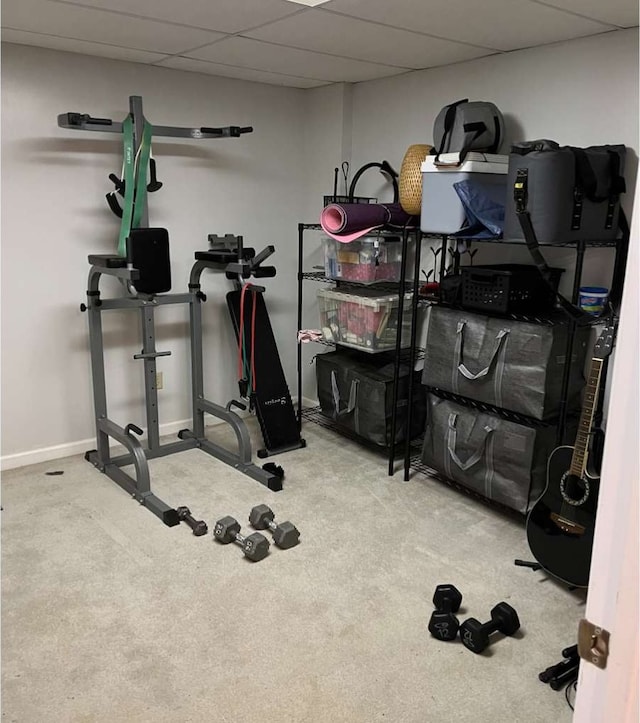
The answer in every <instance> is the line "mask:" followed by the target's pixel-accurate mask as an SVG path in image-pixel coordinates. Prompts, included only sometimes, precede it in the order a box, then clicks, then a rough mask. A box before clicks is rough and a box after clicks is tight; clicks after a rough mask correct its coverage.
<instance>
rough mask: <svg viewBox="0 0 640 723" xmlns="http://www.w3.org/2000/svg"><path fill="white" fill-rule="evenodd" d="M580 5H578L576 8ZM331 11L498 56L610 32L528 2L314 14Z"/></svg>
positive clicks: (362, 3)
mask: <svg viewBox="0 0 640 723" xmlns="http://www.w3.org/2000/svg"><path fill="white" fill-rule="evenodd" d="M559 1H560V2H565V1H566V2H571V1H572V0H559ZM581 1H582V0H574V2H576V3H580V2H581ZM599 1H601V0H587V2H594V3H595V2H599ZM332 11H336V12H339V13H344V14H346V15H348V16H353V17H358V18H363V19H366V20H372V21H376V22H379V23H385V24H388V25H393V26H395V27H401V28H406V29H410V30H415V31H416V32H422V33H427V34H431V35H436V36H438V37H441V38H449V39H451V40H460V41H463V42H466V43H472V44H474V45H479V46H483V47H488V48H495V49H497V50H515V49H516V48H525V47H529V46H532V45H542V44H546V43H552V42H555V41H559V40H568V39H569V38H577V37H581V36H585V35H592V34H595V33H601V32H604V31H606V30H609V29H611V28H610V27H608V26H606V25H601V24H600V23H597V22H594V21H592V20H587V19H586V18H581V17H577V16H576V15H570V14H568V13H564V12H561V11H559V10H556V9H554V8H551V7H548V6H546V5H540V4H538V3H535V2H529V0H482V2H478V0H456V2H452V0H429V1H428V2H422V3H420V2H412V0H394V1H393V2H388V0H332V1H331V2H330V3H329V4H328V5H326V6H324V9H323V10H318V11H316V12H320V13H323V14H328V13H330V12H332ZM336 17H340V16H339V15H336ZM276 27H277V26H276ZM423 42H424V41H423ZM429 42H431V41H429Z"/></svg>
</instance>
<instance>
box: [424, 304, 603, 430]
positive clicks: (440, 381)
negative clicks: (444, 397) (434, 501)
mask: <svg viewBox="0 0 640 723" xmlns="http://www.w3.org/2000/svg"><path fill="white" fill-rule="evenodd" d="M568 333H569V328H568V326H567V325H566V324H556V325H553V326H551V325H545V324H534V323H528V322H523V321H513V320H511V319H501V318H496V317H489V316H485V315H483V314H474V313H473V312H470V311H459V310H456V309H447V308H445V307H439V306H433V307H432V308H431V310H430V313H429V322H428V330H427V344H426V351H425V361H424V371H423V374H422V383H423V384H426V385H427V386H429V387H435V388H437V389H442V390H443V391H446V392H452V393H454V394H459V395H461V396H463V397H468V398H469V399H474V400H476V401H479V402H485V403H486V404H491V405H492V406H495V407H501V408H503V409H507V410H509V411H511V412H516V413H519V414H524V415H527V416H529V417H533V418H534V419H540V420H546V419H552V418H553V417H555V416H557V415H558V414H559V412H560V402H561V391H562V379H563V373H564V362H565V354H566V348H567V334H568ZM588 337H589V330H588V329H587V328H582V329H578V330H577V331H576V337H575V338H574V344H573V358H572V361H571V370H570V377H569V388H568V393H567V410H568V411H571V410H575V409H579V408H580V404H581V398H580V395H581V391H582V389H583V387H584V381H585V380H584V375H583V369H584V362H585V355H586V349H587V341H588Z"/></svg>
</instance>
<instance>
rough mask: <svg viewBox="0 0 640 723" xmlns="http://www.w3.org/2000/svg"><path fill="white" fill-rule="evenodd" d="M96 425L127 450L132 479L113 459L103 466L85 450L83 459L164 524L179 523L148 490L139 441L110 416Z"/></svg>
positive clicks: (169, 510)
mask: <svg viewBox="0 0 640 723" xmlns="http://www.w3.org/2000/svg"><path fill="white" fill-rule="evenodd" d="M98 425H99V429H100V432H101V433H103V434H104V435H106V436H108V437H113V438H114V439H115V440H116V441H118V442H120V444H122V445H123V446H124V447H126V449H127V450H128V451H129V455H130V456H131V458H132V461H133V464H134V466H135V469H136V478H135V479H134V478H133V477H131V476H130V475H128V474H127V473H126V472H124V471H123V470H121V469H120V467H118V465H116V464H114V463H113V462H109V463H108V464H106V465H104V464H102V462H101V460H100V459H99V456H98V453H97V452H95V451H92V452H88V453H87V455H86V459H87V460H88V461H89V462H91V464H93V465H95V466H96V467H98V469H100V471H101V472H104V474H106V475H107V476H108V477H109V478H110V479H112V480H113V481H114V482H115V483H116V484H118V485H119V486H120V487H122V489H123V490H125V491H126V492H128V493H129V494H130V495H131V496H132V497H133V498H135V499H136V500H138V502H140V504H142V505H144V506H145V507H147V508H148V509H149V510H151V512H153V514H154V515H156V516H157V517H159V518H160V519H161V520H162V521H163V522H164V524H165V525H167V526H168V527H174V526H175V525H178V524H180V518H179V517H178V513H177V512H176V510H175V509H173V508H172V507H170V506H169V505H167V504H166V503H165V502H163V501H162V500H161V499H160V498H159V497H156V495H154V494H153V492H152V491H151V482H150V479H149V464H148V462H147V458H146V456H145V452H144V449H143V448H142V445H141V444H140V442H139V441H138V440H137V439H136V438H135V437H133V436H132V434H131V433H130V432H127V431H125V430H124V429H123V428H122V427H120V426H118V425H117V424H115V423H114V422H112V421H111V420H110V419H100V420H99V421H98Z"/></svg>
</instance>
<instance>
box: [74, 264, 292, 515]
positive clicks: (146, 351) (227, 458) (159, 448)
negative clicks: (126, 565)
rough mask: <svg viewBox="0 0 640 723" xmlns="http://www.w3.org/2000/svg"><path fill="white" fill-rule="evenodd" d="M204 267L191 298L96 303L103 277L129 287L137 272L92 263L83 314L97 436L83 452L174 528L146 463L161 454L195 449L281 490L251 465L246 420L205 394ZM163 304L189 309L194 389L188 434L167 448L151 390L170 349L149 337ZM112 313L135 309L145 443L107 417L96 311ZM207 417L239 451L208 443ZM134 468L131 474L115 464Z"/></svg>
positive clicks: (198, 268)
mask: <svg viewBox="0 0 640 723" xmlns="http://www.w3.org/2000/svg"><path fill="white" fill-rule="evenodd" d="M207 266H208V264H207V263H206V262H202V261H197V262H196V263H195V264H194V267H193V270H192V272H191V283H190V293H187V294H166V295H158V296H146V295H139V296H136V297H124V298H110V299H104V300H102V299H101V298H100V291H99V283H100V277H101V276H102V275H103V274H107V275H110V276H117V277H119V278H122V279H124V280H126V281H128V282H131V283H135V280H136V277H137V271H136V270H135V269H122V268H121V269H109V268H103V267H98V266H92V267H91V269H90V271H89V282H88V286H87V311H88V314H89V347H90V353H91V370H92V377H93V398H94V410H95V423H96V434H97V449H95V450H91V451H90V452H87V454H86V455H85V457H86V459H87V460H88V461H89V462H91V463H92V464H93V465H94V466H95V467H97V468H98V469H99V470H100V471H101V472H103V473H104V474H106V475H107V476H108V477H110V478H111V479H112V480H113V481H114V482H116V484H118V485H120V487H122V488H123V489H124V490H126V491H127V492H128V493H129V494H131V495H132V496H133V497H134V498H135V499H136V500H138V502H140V503H141V504H143V505H145V507H148V508H149V509H150V510H151V511H152V512H153V513H154V514H155V515H157V516H158V517H160V519H162V521H163V522H164V523H165V524H167V525H169V526H172V525H177V524H178V523H179V521H180V520H179V519H178V515H177V513H176V511H175V509H173V508H172V507H170V506H169V505H167V504H166V503H165V502H163V501H162V500H161V499H160V498H158V497H157V496H156V495H154V494H153V492H152V491H151V485H150V477H149V466H148V460H149V459H155V458H157V457H164V456H166V455H169V454H174V453H175V452H181V451H183V450H187V449H193V448H195V447H198V448H200V449H202V450H203V451H204V452H207V453H208V454H210V455H211V456H213V457H216V458H217V459H220V460H221V461H222V462H224V463H225V464H228V465H230V466H232V467H233V468H234V469H237V470H238V471H239V472H242V473H243V474H246V475H247V476H249V477H251V478H252V479H254V480H256V481H257V482H260V483H261V484H263V485H265V486H266V487H268V488H269V489H271V490H274V491H277V490H280V489H282V481H281V479H280V478H279V477H277V476H275V475H274V474H272V473H270V472H267V471H265V470H264V469H262V468H261V467H258V466H256V465H255V464H253V462H252V461H251V460H252V449H251V439H250V437H249V432H248V430H247V427H246V425H245V423H244V420H243V419H241V418H240V417H239V416H238V415H237V414H236V413H235V412H232V411H231V410H230V409H229V408H228V406H227V407H223V406H221V405H219V404H216V403H215V402H212V401H210V400H208V399H205V397H204V390H203V388H204V361H203V350H202V307H201V304H202V294H201V293H199V292H200V283H199V279H200V274H201V273H202V271H203V270H204V269H205V268H207ZM167 304H189V319H190V324H189V333H190V338H191V386H192V411H193V425H192V429H185V430H182V431H181V432H180V434H179V437H180V440H179V441H176V442H171V443H168V444H161V443H160V431H159V423H158V390H157V388H156V359H157V357H159V356H168V355H169V354H170V353H171V352H167V351H158V350H157V349H156V339H155V311H156V309H157V308H158V307H160V306H164V305H167ZM111 309H129V310H133V309H136V310H138V312H139V314H140V321H141V329H142V334H143V344H142V352H141V353H140V354H135V355H134V359H140V360H142V362H143V364H144V379H145V406H146V413H147V440H146V446H143V444H142V443H141V442H140V441H139V440H138V439H137V438H136V436H134V434H137V435H142V434H143V432H142V430H141V429H139V428H138V427H136V426H135V425H133V424H128V425H127V426H126V427H121V426H120V425H118V424H116V423H115V422H114V421H113V420H111V419H109V417H108V414H107V394H106V377H105V365H104V344H103V337H102V313H103V312H104V311H109V310H111ZM205 414H210V415H212V416H215V417H217V418H218V419H221V420H222V421H224V422H226V423H227V424H229V425H230V426H231V428H232V429H233V431H234V432H235V435H236V441H237V451H232V450H229V449H226V448H224V447H222V446H220V445H219V444H216V443H214V442H212V441H210V440H209V439H207V437H206V434H205V423H204V415H205ZM110 437H112V438H113V439H115V440H116V441H117V442H120V444H122V445H124V447H125V448H126V449H127V454H123V455H120V456H118V457H111V451H110V449H109V438H110ZM132 464H133V465H134V467H135V477H132V476H131V475H130V474H128V473H127V472H125V471H123V470H122V469H121V467H125V466H128V465H132Z"/></svg>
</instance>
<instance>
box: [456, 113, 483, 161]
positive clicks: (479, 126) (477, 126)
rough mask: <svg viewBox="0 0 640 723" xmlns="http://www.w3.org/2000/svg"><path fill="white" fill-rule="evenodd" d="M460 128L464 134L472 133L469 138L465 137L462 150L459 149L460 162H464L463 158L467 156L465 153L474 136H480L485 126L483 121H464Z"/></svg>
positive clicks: (469, 148)
mask: <svg viewBox="0 0 640 723" xmlns="http://www.w3.org/2000/svg"><path fill="white" fill-rule="evenodd" d="M462 128H463V130H464V132H465V136H466V134H467V133H473V135H472V136H471V138H467V139H466V141H465V143H464V145H463V146H462V150H461V151H460V163H464V159H465V158H466V157H467V153H469V151H470V150H471V146H472V145H473V142H474V141H475V140H476V138H480V136H481V135H482V134H483V133H484V132H485V131H486V130H487V126H486V124H485V123H484V122H483V121H476V122H475V123H465V124H464V125H463V126H462Z"/></svg>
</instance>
